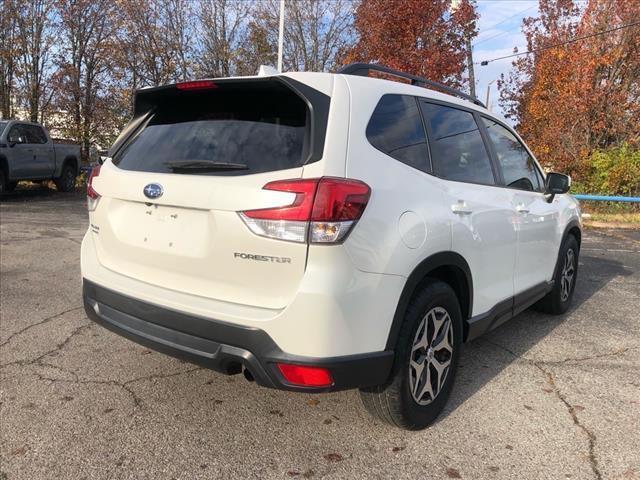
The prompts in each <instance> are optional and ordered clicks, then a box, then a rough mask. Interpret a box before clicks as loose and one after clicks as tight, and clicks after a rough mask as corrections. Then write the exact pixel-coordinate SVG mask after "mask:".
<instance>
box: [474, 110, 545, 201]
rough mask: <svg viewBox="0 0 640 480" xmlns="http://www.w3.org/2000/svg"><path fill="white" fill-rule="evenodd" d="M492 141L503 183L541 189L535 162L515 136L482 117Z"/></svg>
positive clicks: (515, 186)
mask: <svg viewBox="0 0 640 480" xmlns="http://www.w3.org/2000/svg"><path fill="white" fill-rule="evenodd" d="M482 120H483V121H484V124H485V125H486V126H487V132H489V137H490V138H491V143H493V148H494V150H495V152H496V157H497V159H498V163H499V164H500V167H501V169H502V176H503V177H504V183H505V185H507V186H508V187H511V188H518V189H520V190H529V191H541V190H542V181H541V178H540V177H541V176H540V173H539V172H538V168H537V167H536V162H535V161H534V160H533V158H532V157H531V155H529V153H528V152H527V150H526V148H524V146H523V145H522V144H521V143H520V142H519V141H518V139H517V138H516V136H515V135H514V134H513V133H511V132H510V131H509V130H507V129H506V128H504V127H503V126H502V125H500V124H498V123H496V122H494V121H493V120H489V119H487V118H483V119H482Z"/></svg>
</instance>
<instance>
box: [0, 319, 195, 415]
mask: <svg viewBox="0 0 640 480" xmlns="http://www.w3.org/2000/svg"><path fill="white" fill-rule="evenodd" d="M81 308H83V307H75V308H72V309H69V310H65V311H64V312H60V313H58V314H56V315H52V316H50V317H47V318H45V319H43V320H41V321H40V322H38V323H34V324H31V325H29V326H27V327H25V328H23V329H22V330H19V331H17V332H15V333H14V334H12V335H11V336H9V338H7V340H5V341H4V342H3V343H2V344H1V345H0V346H4V345H6V344H7V343H8V342H9V341H10V340H11V339H12V338H13V337H15V336H16V335H20V334H21V333H24V332H26V331H27V330H29V329H30V328H33V327H35V326H38V325H42V324H44V323H46V322H49V321H51V320H54V319H55V318H58V317H60V316H62V315H64V314H65V313H68V312H71V311H74V310H78V309H81ZM93 325H94V324H93V323H86V324H83V325H80V326H78V327H76V328H75V329H74V330H73V331H72V332H71V333H70V334H69V335H67V337H66V338H65V339H64V340H63V341H62V342H60V343H59V344H57V345H56V347H55V348H53V349H51V350H49V351H47V352H45V353H43V354H41V355H39V356H38V357H36V358H34V359H30V360H16V361H14V362H8V363H5V364H2V365H0V368H5V367H9V366H13V365H18V366H21V367H28V366H32V367H33V366H39V367H44V368H53V369H55V370H58V371H60V372H62V373H66V374H69V375H71V376H72V377H73V380H67V379H63V378H52V377H48V376H46V375H43V374H41V373H39V372H36V371H34V372H33V374H34V375H35V376H36V377H37V378H38V379H39V380H41V381H49V382H52V383H71V384H79V385H111V386H117V387H120V388H122V389H123V390H125V391H126V392H127V393H128V394H129V395H130V396H131V399H132V400H133V404H134V408H137V407H140V406H141V405H142V400H141V398H140V397H139V396H138V395H136V393H135V392H134V391H133V390H132V389H131V388H130V387H129V385H131V384H133V383H136V382H141V381H145V380H153V379H164V378H170V377H176V376H179V375H184V374H187V373H191V372H195V371H198V370H204V368H203V367H194V368H190V369H187V370H183V371H180V372H173V373H166V374H158V373H154V374H150V375H143V376H141V377H136V378H133V379H131V380H127V381H126V382H118V381H117V380H87V379H80V378H79V377H78V374H77V373H76V372H73V371H71V370H67V369H65V368H62V367H59V366H57V365H53V364H51V363H47V362H44V361H43V360H44V359H45V358H46V357H48V356H50V355H52V354H54V353H57V352H59V351H61V350H62V349H63V348H65V347H66V346H67V345H68V344H69V342H70V341H71V340H72V339H73V337H75V336H76V335H78V334H80V333H82V332H83V331H84V330H86V329H88V328H90V327H91V326H93Z"/></svg>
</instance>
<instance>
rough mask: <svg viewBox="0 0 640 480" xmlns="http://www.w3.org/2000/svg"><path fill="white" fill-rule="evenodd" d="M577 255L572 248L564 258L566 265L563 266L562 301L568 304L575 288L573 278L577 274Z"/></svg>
mask: <svg viewBox="0 0 640 480" xmlns="http://www.w3.org/2000/svg"><path fill="white" fill-rule="evenodd" d="M575 257H576V255H575V253H574V251H573V249H572V248H570V249H569V250H567V253H566V254H565V256H564V264H563V266H562V274H561V276H560V300H562V301H563V302H566V301H567V299H568V298H569V295H570V294H571V288H572V286H573V277H574V275H575V272H576V268H575Z"/></svg>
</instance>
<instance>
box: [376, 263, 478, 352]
mask: <svg viewBox="0 0 640 480" xmlns="http://www.w3.org/2000/svg"><path fill="white" fill-rule="evenodd" d="M432 279H437V280H440V281H443V282H444V283H447V284H448V285H449V286H451V288H452V289H453V291H454V292H455V293H456V296H457V297H458V301H459V303H460V310H461V311H462V317H463V320H466V319H468V318H470V317H471V313H472V311H473V278H472V276H471V269H470V268H469V264H468V263H467V261H466V260H465V259H464V258H463V257H462V256H461V255H460V254H459V253H456V252H450V251H447V252H439V253H436V254H434V255H431V256H429V257H427V258H425V259H424V260H423V261H422V262H420V263H419V264H418V265H417V266H416V267H415V268H414V270H413V271H412V272H411V274H410V275H409V277H408V278H407V281H406V282H405V286H404V288H403V290H402V293H401V294H400V300H399V301H398V305H397V307H396V311H395V314H394V316H393V321H392V323H391V329H390V330H389V336H388V338H387V344H386V347H385V349H386V350H393V349H394V348H395V345H396V341H397V339H398V334H399V333H400V328H401V326H402V322H403V321H404V316H405V312H406V310H407V307H408V305H409V302H410V301H411V299H412V298H413V296H414V295H415V294H416V293H417V292H419V291H420V288H421V287H422V285H424V284H425V282H427V281H429V280H432ZM463 326H464V329H465V331H464V338H466V335H467V332H466V330H467V322H463Z"/></svg>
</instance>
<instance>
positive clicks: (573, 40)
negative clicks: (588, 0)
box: [480, 21, 640, 67]
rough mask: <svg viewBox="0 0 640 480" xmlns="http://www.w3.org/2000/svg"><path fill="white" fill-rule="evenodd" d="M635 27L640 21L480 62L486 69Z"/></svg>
mask: <svg viewBox="0 0 640 480" xmlns="http://www.w3.org/2000/svg"><path fill="white" fill-rule="evenodd" d="M635 25H640V21H638V22H633V23H628V24H626V25H619V26H617V27H614V28H610V29H609V30H603V31H602V32H596V33H592V34H590V35H585V36H583V37H576V38H572V39H571V40H567V41H566V42H561V43H556V44H554V45H548V46H546V47H541V48H536V49H535V50H528V51H526V52H520V53H513V54H511V55H505V56H504V57H497V58H492V59H491V60H482V61H481V62H480V65H482V66H483V67H484V66H486V65H488V64H489V63H491V62H495V61H497V60H504V59H505V58H511V57H519V56H520V55H528V54H530V53H537V52H542V51H544V50H549V49H550V48H555V47H560V46H562V45H567V44H569V43H574V42H577V41H579V40H585V39H587V38H591V37H597V36H598V35H604V34H605V33H611V32H615V31H616V30H622V29H623V28H628V27H633V26H635Z"/></svg>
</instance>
